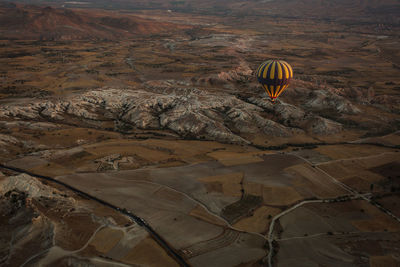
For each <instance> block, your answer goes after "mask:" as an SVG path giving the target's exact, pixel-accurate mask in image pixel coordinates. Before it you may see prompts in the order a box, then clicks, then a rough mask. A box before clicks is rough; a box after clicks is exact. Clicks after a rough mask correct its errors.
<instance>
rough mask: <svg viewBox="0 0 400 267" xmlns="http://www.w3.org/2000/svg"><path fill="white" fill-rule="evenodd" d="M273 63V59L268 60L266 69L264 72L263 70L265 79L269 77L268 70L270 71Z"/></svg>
mask: <svg viewBox="0 0 400 267" xmlns="http://www.w3.org/2000/svg"><path fill="white" fill-rule="evenodd" d="M271 63H272V61H271V60H269V62H268V64H267V66H266V67H265V69H264V72H263V78H264V79H266V78H267V71H268V69H269V66H270V65H271Z"/></svg>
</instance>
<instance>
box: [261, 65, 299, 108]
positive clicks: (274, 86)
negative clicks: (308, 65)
mask: <svg viewBox="0 0 400 267" xmlns="http://www.w3.org/2000/svg"><path fill="white" fill-rule="evenodd" d="M256 76H257V80H258V82H259V83H261V85H262V86H263V87H264V89H265V91H266V92H267V94H268V95H269V97H270V98H271V101H272V102H274V101H275V99H276V98H277V97H278V96H279V95H280V94H281V93H282V92H283V91H285V89H286V88H287V87H288V86H289V82H290V80H291V79H292V77H293V69H292V67H291V66H290V65H289V64H288V63H287V62H286V61H283V60H268V61H265V62H263V63H262V64H261V65H260V66H259V67H258V69H257V72H256Z"/></svg>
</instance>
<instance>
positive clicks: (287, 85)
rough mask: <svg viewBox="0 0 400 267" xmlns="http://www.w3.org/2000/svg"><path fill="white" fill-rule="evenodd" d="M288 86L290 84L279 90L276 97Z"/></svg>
mask: <svg viewBox="0 0 400 267" xmlns="http://www.w3.org/2000/svg"><path fill="white" fill-rule="evenodd" d="M287 87H288V85H284V86H283V87H282V88H281V90H280V91H279V92H278V94H277V95H276V97H278V96H279V95H280V94H282V92H283V91H285V89H286V88H287Z"/></svg>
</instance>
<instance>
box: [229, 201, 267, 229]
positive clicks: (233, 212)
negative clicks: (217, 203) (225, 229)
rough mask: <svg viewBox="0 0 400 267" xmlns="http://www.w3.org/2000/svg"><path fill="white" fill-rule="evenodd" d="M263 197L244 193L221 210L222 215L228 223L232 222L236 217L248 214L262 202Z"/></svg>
mask: <svg viewBox="0 0 400 267" xmlns="http://www.w3.org/2000/svg"><path fill="white" fill-rule="evenodd" d="M262 201H263V198H262V197H260V196H253V195H244V197H243V198H242V199H241V200H239V201H237V202H235V203H232V204H230V205H228V206H226V207H225V208H223V210H222V217H223V218H225V219H226V220H227V221H229V223H233V222H234V221H236V220H237V219H239V218H241V217H243V216H247V215H250V214H251V213H252V212H253V211H254V210H255V209H256V208H257V207H258V206H260V205H261V204H262Z"/></svg>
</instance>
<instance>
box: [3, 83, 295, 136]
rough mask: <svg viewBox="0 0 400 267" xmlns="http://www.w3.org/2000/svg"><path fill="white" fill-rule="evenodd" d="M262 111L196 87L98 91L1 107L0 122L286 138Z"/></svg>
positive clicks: (286, 132)
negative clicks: (107, 123) (115, 124)
mask: <svg viewBox="0 0 400 267" xmlns="http://www.w3.org/2000/svg"><path fill="white" fill-rule="evenodd" d="M262 112H263V109H262V108H261V107H258V106H256V105H253V104H250V103H247V102H245V101H242V100H240V99H238V98H237V97H235V96H232V95H224V94H220V93H218V94H217V93H210V92H204V91H201V90H198V89H196V88H180V89H179V88H177V89H176V90H172V91H170V92H169V93H168V94H166V93H165V92H164V93H156V92H150V91H144V90H120V89H99V90H95V91H90V92H86V93H83V94H81V95H75V96H70V97H67V98H65V99H62V100H57V101H54V100H52V99H49V100H47V101H43V100H40V101H39V100H37V101H35V102H30V103H25V104H13V105H4V106H2V107H1V108H0V118H1V117H2V118H7V119H10V118H23V119H29V120H32V119H35V120H39V119H46V120H53V121H67V120H71V119H74V120H76V119H79V121H81V122H82V123H91V122H96V121H103V120H113V121H122V122H123V123H125V124H128V125H130V126H132V127H133V128H140V129H167V130H171V131H174V132H176V133H178V134H179V135H180V136H182V137H186V138H199V139H203V138H204V139H208V140H217V141H221V142H233V143H248V141H247V140H245V139H244V138H243V137H241V134H246V133H251V132H252V133H254V132H259V131H261V132H263V133H266V134H270V135H277V136H288V135H290V134H291V133H292V130H291V129H290V128H287V127H285V126H283V125H280V124H278V123H276V122H273V121H271V120H269V119H267V118H265V117H263V116H262V115H261V113H262Z"/></svg>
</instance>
